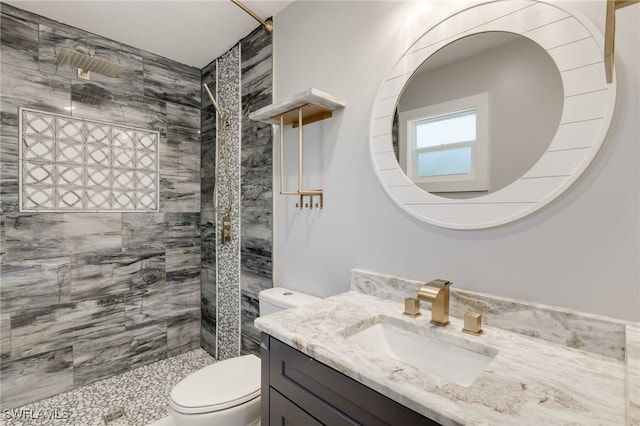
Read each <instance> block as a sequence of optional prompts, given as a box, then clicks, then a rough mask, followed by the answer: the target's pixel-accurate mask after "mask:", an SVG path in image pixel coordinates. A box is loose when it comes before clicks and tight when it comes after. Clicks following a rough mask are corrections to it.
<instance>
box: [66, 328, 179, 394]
mask: <svg viewBox="0 0 640 426" xmlns="http://www.w3.org/2000/svg"><path fill="white" fill-rule="evenodd" d="M73 353H74V358H73V365H74V384H75V385H76V386H78V385H85V384H88V383H91V382H94V381H96V380H100V379H104V378H106V377H110V376H112V375H114V374H118V373H121V372H123V371H127V370H130V369H132V368H136V367H141V366H143V365H146V364H149V363H150V362H154V361H159V360H161V359H164V358H166V356H167V326H166V324H152V325H146V326H143V327H135V328H131V329H127V330H126V331H124V332H118V333H116V334H112V335H109V336H104V337H102V338H101V339H83V338H80V339H78V340H76V342H75V343H74V345H73Z"/></svg>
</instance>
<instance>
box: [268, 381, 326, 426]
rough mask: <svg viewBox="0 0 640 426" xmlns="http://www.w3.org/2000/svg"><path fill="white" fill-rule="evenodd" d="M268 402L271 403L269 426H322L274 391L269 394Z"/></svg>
mask: <svg viewBox="0 0 640 426" xmlns="http://www.w3.org/2000/svg"><path fill="white" fill-rule="evenodd" d="M269 402H270V403H271V410H270V412H269V426H323V424H322V423H320V422H319V421H317V420H316V419H314V418H313V417H311V416H310V415H309V414H308V413H307V412H306V411H304V410H303V409H301V408H300V407H298V406H297V405H296V404H294V403H293V402H291V401H289V400H288V399H287V398H285V397H284V396H282V395H281V394H280V392H278V391H276V390H274V389H271V390H270V392H269Z"/></svg>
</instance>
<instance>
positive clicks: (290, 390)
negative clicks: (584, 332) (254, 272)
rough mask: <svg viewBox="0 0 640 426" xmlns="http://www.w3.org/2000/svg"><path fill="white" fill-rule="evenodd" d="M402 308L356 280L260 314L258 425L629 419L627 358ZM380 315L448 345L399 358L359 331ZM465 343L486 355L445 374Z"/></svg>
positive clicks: (376, 322)
mask: <svg viewBox="0 0 640 426" xmlns="http://www.w3.org/2000/svg"><path fill="white" fill-rule="evenodd" d="M402 311H403V305H402V303H399V302H398V301H394V300H389V299H383V298H380V297H376V296H372V295H369V294H363V293H360V292H357V291H350V292H347V293H343V294H340V295H337V296H333V297H330V298H327V299H324V300H322V301H319V302H316V303H313V304H311V305H307V306H305V307H301V308H296V309H291V310H287V311H283V312H278V313H276V314H273V315H267V316H264V317H260V318H258V319H257V320H256V322H255V324H256V326H257V327H258V328H259V329H260V330H261V331H262V332H263V334H262V397H263V405H262V410H263V413H262V416H263V417H262V418H263V424H284V423H283V419H285V420H286V421H287V422H289V421H291V422H292V424H305V425H307V424H308V425H311V424H329V425H340V424H345V425H347V424H364V425H375V424H411V425H413V424H416V425H420V424H425V425H430V424H442V425H460V424H468V425H475V424H483V425H503V424H504V425H506V424H547V425H556V424H557V425H562V424H581V425H589V424H594V425H595V424H598V425H622V424H632V423H627V415H626V414H625V410H626V408H625V407H626V396H625V379H626V377H627V374H628V373H627V371H626V367H625V362H624V360H620V359H616V358H613V357H608V356H602V355H599V354H594V353H590V352H587V351H583V350H577V349H572V348H569V347H566V346H563V345H560V344H556V343H550V342H548V341H544V340H541V339H538V338H534V337H530V336H527V335H523V334H519V333H515V332H512V331H507V330H503V329H500V328H496V327H491V326H489V325H488V326H485V333H484V334H482V335H481V336H477V337H476V336H470V335H467V334H464V333H462V332H461V329H462V328H463V323H462V321H461V320H460V319H459V318H455V317H451V324H450V325H449V326H448V327H438V326H435V325H433V324H430V323H429V317H430V312H429V311H428V310H425V309H424V306H423V315H422V317H420V318H415V319H414V318H409V317H407V316H403V315H402ZM380 324H382V325H385V324H387V325H391V326H393V327H395V328H398V329H400V330H402V332H406V333H409V335H410V336H413V337H412V338H413V339H416V340H423V339H427V340H429V339H432V341H434V340H435V341H439V342H444V344H445V347H448V348H450V349H451V351H452V353H451V354H452V356H451V357H450V359H445V360H440V361H438V360H437V359H435V358H433V362H432V363H431V365H426V366H425V365H424V364H422V365H421V364H420V362H421V361H423V358H429V357H430V356H429V355H424V356H421V355H422V353H418V354H417V357H415V359H414V360H412V359H409V358H407V359H402V360H399V359H396V358H393V357H390V356H388V354H385V353H383V351H382V350H378V349H377V348H376V346H375V342H374V343H373V346H367V345H363V344H362V343H361V342H357V341H356V340H355V339H354V338H353V336H356V335H358V334H359V333H360V332H361V331H363V330H366V329H372V328H373V327H374V326H376V325H380ZM541 326H542V325H541ZM409 344H410V343H409ZM380 345H381V346H382V345H383V342H382V341H380ZM401 345H402V344H401ZM460 350H463V351H464V350H470V351H472V352H475V353H478V354H480V355H482V356H484V357H488V359H489V361H488V362H486V363H485V364H483V365H481V366H480V367H478V369H477V371H474V372H472V373H473V374H474V375H475V377H472V378H471V379H470V381H469V380H467V379H465V378H462V379H461V380H459V378H456V377H453V376H449V375H448V374H450V373H451V371H447V370H448V367H447V366H449V365H450V364H452V363H453V362H455V360H454V359H453V358H455V357H456V356H457V352H459V351H460ZM409 357H410V356H409ZM429 369H432V370H431V371H429ZM449 370H451V369H449ZM434 371H435V372H434ZM454 373H455V371H454ZM465 380H467V381H466V382H465Z"/></svg>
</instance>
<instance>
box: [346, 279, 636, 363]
mask: <svg viewBox="0 0 640 426" xmlns="http://www.w3.org/2000/svg"><path fill="white" fill-rule="evenodd" d="M425 282H426V281H425ZM425 282H423V281H415V280H408V279H404V278H400V277H394V276H390V275H384V274H379V273H374V272H368V271H362V270H359V269H353V270H352V271H351V290H353V291H358V292H361V293H365V294H370V295H373V296H377V297H380V298H383V299H389V300H394V301H397V302H399V304H398V309H400V310H402V309H403V306H404V305H403V304H402V303H403V302H404V299H405V298H407V297H416V295H417V294H418V290H419V289H420V287H421V286H422V285H423V284H424V283H425ZM450 290H451V295H450V296H451V301H450V307H449V312H450V315H451V316H453V317H456V318H463V317H464V314H465V312H477V313H479V314H482V317H483V318H482V321H483V324H484V325H491V326H493V327H498V328H501V329H504V330H508V331H512V332H515V333H519V334H523V335H526V336H531V337H535V338H538V339H542V340H545V341H548V342H552V343H558V344H561V345H564V346H567V347H570V348H575V349H580V350H584V351H587V352H591V353H595V354H599V355H604V356H607V357H611V358H615V359H618V360H624V359H625V327H626V325H627V324H628V323H627V322H625V321H619V320H616V319H613V318H606V317H602V316H598V315H591V314H586V313H582V312H576V311H571V310H569V309H562V308H557V307H552V306H547V305H540V304H535V303H529V302H524V301H519V300H512V299H507V298H503V297H497V296H490V295H487V294H481V293H475V292H472V291H467V290H463V289H459V288H456V287H455V283H454V285H453V286H451V288H450ZM422 307H423V310H424V309H429V307H428V306H427V305H426V304H423V306H422Z"/></svg>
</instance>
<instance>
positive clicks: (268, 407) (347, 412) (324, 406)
mask: <svg viewBox="0 0 640 426" xmlns="http://www.w3.org/2000/svg"><path fill="white" fill-rule="evenodd" d="M261 340H262V342H261V346H262V348H261V357H262V425H263V426H267V425H270V426H276V425H277V426H285V425H286V426H292V425H293V426H298V425H299V426H315V425H318V426H320V425H327V426H342V425H366V426H369V425H370V426H378V425H380V426H382V425H393V426H396V425H398V426H413V425H438V423H436V422H434V421H432V420H430V419H428V418H426V417H424V416H422V415H421V414H418V413H416V412H415V411H412V410H410V409H408V408H406V407H404V406H403V405H401V404H398V403H397V402H395V401H393V400H391V399H389V398H387V397H386V396H384V395H382V394H380V393H378V392H376V391H374V390H372V389H370V388H368V387H366V386H364V385H362V384H361V383H358V382H357V381H355V380H353V379H351V378H349V377H347V376H345V375H344V374H342V373H340V372H338V371H336V370H334V369H332V368H330V367H328V366H326V365H324V364H322V363H321V362H319V361H316V360H315V359H313V358H311V357H309V356H308V355H305V354H303V353H302V352H300V351H298V350H296V349H294V348H292V347H290V346H288V345H286V344H284V343H282V342H281V341H279V340H277V339H275V338H273V337H271V336H269V335H268V334H265V333H262V338H261Z"/></svg>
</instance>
